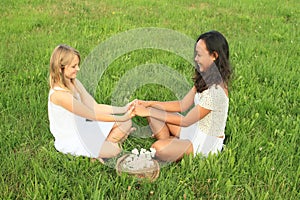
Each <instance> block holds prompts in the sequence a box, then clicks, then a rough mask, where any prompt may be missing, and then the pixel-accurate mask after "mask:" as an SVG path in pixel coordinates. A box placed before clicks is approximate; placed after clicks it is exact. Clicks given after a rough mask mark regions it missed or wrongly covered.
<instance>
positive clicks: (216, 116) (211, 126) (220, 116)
mask: <svg viewBox="0 0 300 200" xmlns="http://www.w3.org/2000/svg"><path fill="white" fill-rule="evenodd" d="M194 103H195V105H200V106H201V107H203V108H206V109H209V110H211V112H210V113H209V114H207V115H206V116H205V117H204V118H202V119H201V120H199V121H197V122H196V123H194V124H192V125H191V126H188V127H181V131H180V139H188V140H190V141H191V142H192V144H193V150H194V155H196V154H198V153H202V154H203V155H204V156H207V155H208V154H209V153H212V154H213V153H217V152H219V151H221V150H222V148H223V142H224V139H225V134H224V132H225V126H226V120H227V115H228V106H229V99H228V97H227V95H226V94H225V92H224V90H223V88H222V87H221V86H219V85H212V86H211V87H210V88H208V89H207V90H204V91H203V92H202V93H196V95H195V97H194ZM220 136H222V137H223V138H220Z"/></svg>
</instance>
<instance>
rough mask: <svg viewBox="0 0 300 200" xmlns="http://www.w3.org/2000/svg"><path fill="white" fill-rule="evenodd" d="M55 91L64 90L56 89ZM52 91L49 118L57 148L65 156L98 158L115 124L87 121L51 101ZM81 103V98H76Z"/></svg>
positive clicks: (49, 102) (52, 90)
mask: <svg viewBox="0 0 300 200" xmlns="http://www.w3.org/2000/svg"><path fill="white" fill-rule="evenodd" d="M55 90H63V89H62V88H57V87H56V88H55ZM55 90H54V89H50V92H49V97H48V116H49V122H50V132H51V133H52V135H53V136H54V138H55V142H54V146H55V148H56V149H57V150H58V151H60V152H62V153H65V154H72V155H77V156H87V157H93V158H95V157H98V155H99V151H100V149H101V146H102V143H103V142H104V141H105V139H106V137H107V136H108V134H109V133H110V131H111V129H112V127H113V125H114V122H97V121H87V120H86V119H85V118H82V117H80V116H77V115H75V114H73V113H72V112H69V111H68V110H66V109H64V108H63V107H61V106H58V105H56V104H54V103H52V102H51V101H50V96H51V95H52V94H53V92H54V91H55ZM76 99H77V100H79V101H80V96H79V95H78V96H77V97H76Z"/></svg>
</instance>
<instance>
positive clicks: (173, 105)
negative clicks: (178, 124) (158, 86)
mask: <svg viewBox="0 0 300 200" xmlns="http://www.w3.org/2000/svg"><path fill="white" fill-rule="evenodd" d="M195 94H196V88H195V86H194V87H193V88H192V89H191V90H190V91H189V92H188V93H187V94H186V95H185V97H184V98H183V99H182V100H180V101H165V102H163V101H141V100H139V101H138V103H139V104H141V105H142V106H144V107H153V108H157V109H160V110H165V111H168V112H185V111H186V110H187V109H189V108H190V107H191V106H192V105H193V103H194V96H195Z"/></svg>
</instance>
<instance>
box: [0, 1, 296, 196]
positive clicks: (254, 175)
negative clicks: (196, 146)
mask: <svg viewBox="0 0 300 200" xmlns="http://www.w3.org/2000/svg"><path fill="white" fill-rule="evenodd" d="M299 10H300V4H299V2H298V1H297V0H290V1H283V0H279V1H278V0H260V1H258V0H240V1H233V0H229V1H211V0H203V1H193V2H192V1H183V0H174V1H172V2H170V1H167V0H161V1H150V0H148V1H146V0H141V1H138V0H128V1H125V0H102V1H96V0H91V1H82V2H80V1H70V0H66V1H58V0H52V1H49V0H47V1H41V0H32V1H30V0H27V1H25V0H17V1H8V0H3V1H1V3H0V13H1V14H0V17H1V21H0V41H1V45H0V58H1V59H0V75H1V76H0V79H1V85H0V92H1V97H0V117H1V124H0V133H1V139H0V146H1V147H0V148H1V151H0V156H1V164H0V165H1V172H0V199H300V194H299V191H300V180H299V177H300V165H299V163H300V153H299V148H298V143H299V142H300V140H299V138H300V136H299V132H300V117H299V113H300V109H299V99H300V92H299V88H300V81H299V74H300V70H299V63H300V59H299V57H300V47H299V42H300V41H299V38H300V37H299V35H300V28H299V21H300V16H299V15H300V12H299ZM137 30H145V31H144V32H143V33H145V32H147V31H146V30H156V31H157V32H155V33H156V34H157V33H159V31H160V30H163V31H166V32H168V31H169V32H170V33H175V35H180V37H181V39H182V40H177V39H174V41H172V40H171V39H166V37H164V36H167V34H165V33H166V32H163V34H162V35H161V38H162V39H163V40H162V41H160V40H159V39H161V38H160V37H158V35H156V36H157V37H154V38H152V39H153V42H155V41H156V42H157V41H158V46H159V47H158V48H146V47H145V46H143V44H152V43H151V37H147V35H144V36H145V38H142V39H147V40H138V42H136V40H135V39H140V38H131V39H129V42H128V43H121V44H122V45H121V46H118V44H119V43H113V41H116V40H115V39H116V38H117V39H120V38H121V39H124V38H123V37H125V36H124V35H126V34H128V33H131V31H133V32H135V31H137ZM209 30H218V31H220V32H222V33H223V34H224V35H225V36H226V38H227V40H228V42H229V46H230V57H231V63H232V67H233V69H234V76H233V79H232V81H231V83H230V108H229V116H228V121H227V126H226V132H225V133H226V147H225V148H224V151H222V153H220V154H218V155H216V156H209V157H208V158H202V157H200V156H197V157H195V158H191V157H185V158H184V159H183V160H182V161H180V162H178V163H172V164H169V165H165V166H163V167H162V168H161V172H160V176H159V178H158V179H157V180H156V181H155V182H148V181H145V180H139V179H136V178H133V177H130V176H127V175H126V174H124V175H122V176H119V175H117V173H116V171H115V169H114V168H112V167H111V166H108V165H102V164H100V163H99V162H91V160H90V159H88V158H84V157H73V156H70V155H64V154H61V153H58V152H57V151H56V150H55V148H54V139H53V136H52V135H51V133H50V131H49V122H48V114H47V98H48V91H49V86H48V66H49V59H50V55H51V53H52V51H53V49H54V48H55V47H56V46H57V45H58V44H61V43H64V44H68V45H70V46H73V47H75V48H76V49H78V50H79V51H80V53H81V57H82V61H83V63H82V69H81V74H80V76H81V78H82V79H83V82H84V83H85V84H86V85H87V87H88V89H89V91H90V92H91V93H92V94H93V95H94V97H95V98H96V99H97V101H98V102H99V103H106V104H125V103H126V102H128V101H130V100H133V99H135V98H138V99H149V100H161V101H167V100H174V99H178V98H181V97H182V95H184V93H182V92H186V88H189V87H191V86H192V79H191V77H192V75H193V70H194V68H193V65H192V64H191V62H190V59H191V60H192V59H193V58H192V55H193V46H192V45H189V43H188V42H190V41H193V40H196V39H197V37H198V35H199V34H201V33H203V32H206V31H209ZM129 35H130V34H129ZM171 35H172V34H170V38H171ZM125 39H126V38H125ZM185 39H186V40H185ZM165 41H167V42H170V41H172V42H170V43H169V45H170V46H172V44H174V46H175V47H176V48H175V49H172V48H171V49H164V48H162V46H164V47H165V46H166V44H165V43H164V42H165ZM182 41H187V45H185V43H182ZM109 42H112V44H114V45H109V46H108V48H104V47H105V46H103V45H104V44H109ZM135 43H136V44H138V46H137V47H136V46H134V45H133V44H135ZM99 47H100V49H101V48H103V49H104V50H105V51H106V52H109V53H111V54H108V55H107V56H106V57H104V54H103V55H102V57H101V56H100V57H99V58H97V59H96V61H97V62H99V63H100V62H102V61H103V60H108V61H110V62H107V63H104V64H102V65H101V66H105V67H106V68H105V70H103V73H101V74H99V76H98V73H97V74H96V76H97V77H96V78H97V79H95V80H96V81H97V82H96V84H94V85H92V84H91V82H90V80H91V78H90V77H86V76H84V73H85V72H87V71H89V70H88V69H90V68H89V67H90V65H89V60H91V59H90V58H91V57H90V55H91V53H92V52H95V50H97V48H99ZM130 47H133V50H130ZM181 47H182V48H181ZM189 47H190V51H189ZM120 49H123V50H124V49H125V50H127V51H125V52H123V53H119V54H118V53H117V52H118V50H120ZM185 49H187V53H183V54H184V55H186V56H187V57H184V56H182V55H181V54H178V52H180V51H181V50H182V51H183V50H185ZM177 50H178V51H177ZM96 52H97V51H96ZM101 52H102V51H100V53H101ZM98 53H99V52H98ZM189 53H190V55H191V57H190V58H189V57H188V56H189ZM110 56H111V57H110ZM147 69H149V71H148V70H147ZM140 70H143V71H140ZM150 72H151V73H152V72H153V74H152V75H159V77H158V78H157V79H156V78H155V76H153V77H152V78H151V76H149V77H150V78H149V80H148V79H147V80H143V79H141V77H140V74H143V73H144V74H147V73H150ZM168 73H169V74H172V75H174V77H177V78H175V79H174V80H173V79H162V77H168V76H167V75H168ZM90 74H91V73H90ZM94 75H95V74H94ZM175 75H176V76H175ZM128 77H129V78H128ZM94 78H95V77H94ZM135 78H136V79H135ZM138 80H142V81H144V82H142V83H141V82H138ZM165 80H167V81H165ZM126 81H127V82H126ZM128 81H129V82H128ZM168 81H169V82H168ZM174 81H175V82H174ZM177 81H178V82H177ZM124 83H129V85H128V86H127V85H126V84H124ZM127 89H128V90H127ZM134 122H135V125H136V126H138V127H141V129H139V130H138V131H137V132H136V133H135V134H134V135H132V136H130V137H129V138H128V140H127V141H126V142H125V143H124V151H130V150H131V149H133V148H141V147H145V148H149V147H150V145H151V143H152V142H153V140H152V139H151V138H148V137H144V136H143V137H142V136H141V135H142V134H143V130H146V125H147V124H146V122H145V120H144V119H142V118H138V117H136V118H134Z"/></svg>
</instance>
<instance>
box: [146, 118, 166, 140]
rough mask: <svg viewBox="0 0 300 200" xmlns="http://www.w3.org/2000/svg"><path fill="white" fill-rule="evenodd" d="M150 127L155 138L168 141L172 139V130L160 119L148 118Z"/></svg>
mask: <svg viewBox="0 0 300 200" xmlns="http://www.w3.org/2000/svg"><path fill="white" fill-rule="evenodd" d="M147 119H148V123H149V126H150V128H151V131H152V133H153V136H154V137H155V138H156V139H158V140H163V139H168V138H169V137H170V130H169V128H168V126H167V125H166V124H165V122H163V121H160V120H158V119H155V118H152V117H147Z"/></svg>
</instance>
